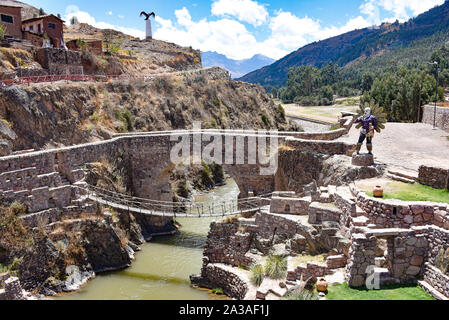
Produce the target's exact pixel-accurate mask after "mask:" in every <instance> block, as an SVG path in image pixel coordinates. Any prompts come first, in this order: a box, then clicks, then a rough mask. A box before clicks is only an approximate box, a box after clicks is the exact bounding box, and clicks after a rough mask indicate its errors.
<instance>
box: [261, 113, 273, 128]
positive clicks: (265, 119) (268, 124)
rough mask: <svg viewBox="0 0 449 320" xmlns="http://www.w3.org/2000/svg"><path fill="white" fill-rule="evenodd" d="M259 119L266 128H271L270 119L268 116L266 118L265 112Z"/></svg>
mask: <svg viewBox="0 0 449 320" xmlns="http://www.w3.org/2000/svg"><path fill="white" fill-rule="evenodd" d="M261 117H262V122H263V123H264V124H265V125H266V126H267V127H269V126H271V121H270V119H269V118H268V116H267V114H266V113H265V112H262V114H261Z"/></svg>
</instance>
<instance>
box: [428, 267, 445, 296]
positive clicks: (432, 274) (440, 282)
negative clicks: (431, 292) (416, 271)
mask: <svg viewBox="0 0 449 320" xmlns="http://www.w3.org/2000/svg"><path fill="white" fill-rule="evenodd" d="M424 281H426V282H427V283H428V284H429V285H431V286H432V288H433V289H435V290H436V291H438V292H439V293H441V294H442V295H444V296H445V297H447V298H449V276H447V275H445V274H443V273H442V272H441V270H440V269H438V268H436V267H435V266H433V265H431V264H430V263H426V264H425V269H424Z"/></svg>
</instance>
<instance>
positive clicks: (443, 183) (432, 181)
mask: <svg viewBox="0 0 449 320" xmlns="http://www.w3.org/2000/svg"><path fill="white" fill-rule="evenodd" d="M418 180H419V182H420V183H421V184H424V185H426V186H431V187H433V188H436V189H449V169H444V168H436V167H428V166H420V167H419V176H418Z"/></svg>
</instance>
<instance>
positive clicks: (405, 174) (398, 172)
mask: <svg viewBox="0 0 449 320" xmlns="http://www.w3.org/2000/svg"><path fill="white" fill-rule="evenodd" d="M388 173H390V174H392V175H394V176H399V177H402V178H406V179H409V180H414V181H418V174H417V173H415V172H412V171H403V170H399V169H389V170H388Z"/></svg>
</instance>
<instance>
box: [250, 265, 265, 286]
mask: <svg viewBox="0 0 449 320" xmlns="http://www.w3.org/2000/svg"><path fill="white" fill-rule="evenodd" d="M250 271H251V276H250V280H251V283H252V284H254V285H255V286H257V287H260V285H261V284H262V281H263V267H262V266H261V265H260V264H255V265H252V266H251V268H250Z"/></svg>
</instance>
